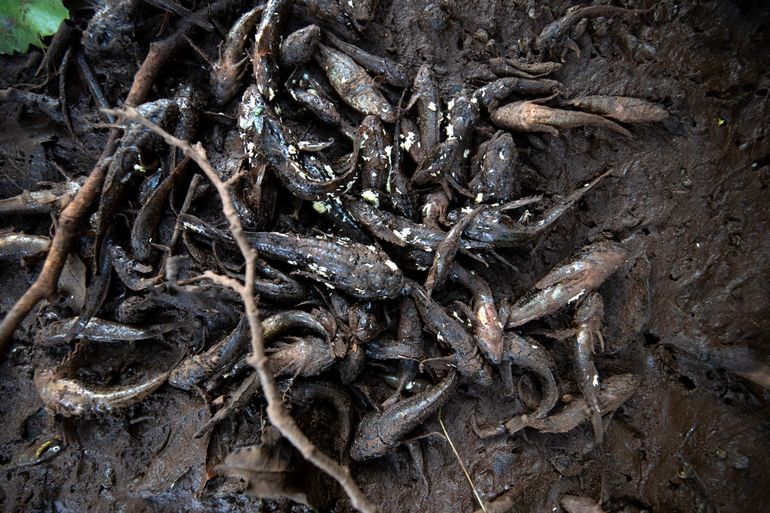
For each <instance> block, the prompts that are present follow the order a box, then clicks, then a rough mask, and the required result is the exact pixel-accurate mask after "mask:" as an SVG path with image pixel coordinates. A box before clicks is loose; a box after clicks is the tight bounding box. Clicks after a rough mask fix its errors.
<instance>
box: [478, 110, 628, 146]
mask: <svg viewBox="0 0 770 513" xmlns="http://www.w3.org/2000/svg"><path fill="white" fill-rule="evenodd" d="M490 117H491V119H492V123H494V124H495V125H497V126H501V127H505V128H509V129H511V130H516V131H517V132H543V133H547V134H551V135H559V130H558V129H564V128H575V127H581V126H598V127H602V128H607V129H609V130H612V131H613V132H617V133H619V134H621V135H623V136H625V137H628V138H630V137H632V136H631V132H629V131H628V130H626V129H625V128H623V127H622V126H620V125H618V124H617V123H615V122H613V121H610V120H608V119H604V118H603V117H601V116H597V115H596V114H589V113H587V112H578V111H572V110H564V109H556V108H553V107H546V106H545V105H540V104H539V103H535V102H531V101H518V102H513V103H509V104H507V105H505V106H503V107H500V108H498V109H495V110H494V111H492V113H491V114H490Z"/></svg>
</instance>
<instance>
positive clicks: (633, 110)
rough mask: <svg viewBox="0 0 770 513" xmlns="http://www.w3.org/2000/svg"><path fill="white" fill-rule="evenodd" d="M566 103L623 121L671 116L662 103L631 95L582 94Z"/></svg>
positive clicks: (647, 121) (650, 120) (652, 120)
mask: <svg viewBox="0 0 770 513" xmlns="http://www.w3.org/2000/svg"><path fill="white" fill-rule="evenodd" d="M564 104H565V105H567V106H569V107H574V108H576V109H580V110H584V111H587V112H591V113H593V114H599V115H601V116H604V117H608V118H610V119H614V120H615V121H621V122H623V123H655V122H657V121H663V120H665V119H666V118H668V116H669V114H668V111H667V110H666V109H664V108H663V107H661V106H660V105H657V104H655V103H652V102H649V101H647V100H643V99H641V98H631V97H629V96H581V97H579V98H573V99H571V100H567V101H565V102H564Z"/></svg>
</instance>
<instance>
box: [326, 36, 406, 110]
mask: <svg viewBox="0 0 770 513" xmlns="http://www.w3.org/2000/svg"><path fill="white" fill-rule="evenodd" d="M318 49H319V52H318V53H317V54H316V56H315V57H316V60H317V61H318V64H319V65H320V66H321V67H322V68H323V69H324V71H326V76H328V77H329V82H331V84H332V87H334V90H335V91H337V93H338V94H339V95H340V98H342V99H343V100H344V101H345V103H347V104H348V105H350V106H351V107H353V108H354V109H356V110H357V111H359V112H361V113H362V114H372V115H374V116H377V117H379V118H380V119H381V120H383V121H384V122H386V123H393V122H394V121H395V120H396V110H395V109H394V108H393V106H392V105H391V104H390V103H388V100H386V99H385V97H384V96H383V95H382V93H381V92H380V91H379V90H378V89H377V85H376V84H375V82H374V80H373V79H372V77H370V76H369V74H368V73H366V70H364V69H363V68H362V67H361V66H359V65H358V64H356V62H355V61H354V60H353V59H351V58H350V57H348V56H347V55H345V54H344V53H342V52H339V51H337V50H334V49H332V48H329V47H328V46H325V45H323V44H319V45H318Z"/></svg>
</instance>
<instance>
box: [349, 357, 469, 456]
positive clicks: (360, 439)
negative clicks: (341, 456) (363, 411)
mask: <svg viewBox="0 0 770 513" xmlns="http://www.w3.org/2000/svg"><path fill="white" fill-rule="evenodd" d="M458 381H459V380H458V379H457V373H456V372H454V371H450V372H449V374H447V376H446V377H445V378H444V379H443V380H442V381H441V382H440V383H439V384H437V385H436V386H434V387H431V388H429V389H428V390H426V391H424V392H422V393H420V394H417V395H414V396H412V397H410V398H408V399H403V400H401V401H399V402H397V403H395V404H392V405H391V406H388V407H387V408H385V409H384V410H382V412H371V413H368V414H367V415H365V416H364V418H362V419H361V422H360V423H359V424H358V428H357V429H356V434H355V435H354V437H353V444H352V446H351V447H350V456H351V457H352V458H353V459H354V460H356V461H364V460H368V459H372V458H378V457H380V456H384V455H385V454H387V453H388V452H390V451H391V450H393V449H394V448H395V447H396V446H398V444H400V443H401V440H402V439H403V437H404V436H405V435H406V434H407V433H409V432H410V431H412V430H413V429H414V428H416V427H417V426H419V425H420V424H422V423H423V422H425V421H426V420H427V419H428V417H430V416H431V415H433V414H434V413H435V412H436V411H437V410H438V409H439V408H440V407H441V406H442V405H443V404H444V403H445V402H446V400H447V399H449V397H450V396H451V394H452V392H453V391H454V389H455V388H456V386H457V383H458Z"/></svg>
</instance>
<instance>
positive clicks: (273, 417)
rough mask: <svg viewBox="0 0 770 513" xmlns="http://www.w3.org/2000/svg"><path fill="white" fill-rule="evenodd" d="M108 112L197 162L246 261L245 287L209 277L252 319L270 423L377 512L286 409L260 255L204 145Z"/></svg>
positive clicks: (131, 114) (357, 504) (355, 501)
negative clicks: (261, 292) (265, 312)
mask: <svg viewBox="0 0 770 513" xmlns="http://www.w3.org/2000/svg"><path fill="white" fill-rule="evenodd" d="M104 112H105V113H106V114H113V115H115V116H118V117H121V118H124V119H128V120H131V121H135V122H137V123H139V124H141V125H142V126H144V127H146V128H149V129H150V130H152V131H153V132H155V133H156V134H158V135H160V136H161V137H162V138H163V139H164V140H165V141H166V143H167V144H169V145H170V146H174V147H176V148H179V149H180V150H182V152H183V153H184V155H185V156H186V157H190V158H191V159H193V160H194V161H195V163H196V164H198V167H200V169H201V170H202V171H203V172H204V174H205V175H206V177H208V179H209V180H210V181H211V183H212V185H213V186H214V187H215V188H216V190H217V193H218V194H219V197H220V199H221V201H222V212H223V213H224V214H225V217H226V218H227V221H228V224H229V228H230V232H231V233H232V235H233V239H235V241H236V243H237V244H238V249H239V250H240V251H241V254H242V255H243V258H244V260H245V261H246V278H245V281H244V283H239V282H236V281H235V280H232V279H225V278H224V277H223V276H219V275H216V274H214V273H210V274H209V273H207V274H206V277H208V278H210V279H211V280H212V281H215V282H217V283H219V284H221V285H225V286H228V287H231V288H233V289H234V290H235V291H236V292H237V293H238V294H239V295H240V296H241V299H242V300H243V304H244V307H245V309H246V318H247V319H248V321H249V327H250V328H251V348H252V354H251V355H250V356H249V358H248V361H249V364H251V365H252V366H253V367H254V368H255V369H256V371H257V374H258V375H259V380H260V382H261V383H262V390H264V393H265V398H266V399H267V416H268V418H269V419H270V422H271V423H272V424H273V425H274V426H275V427H276V428H278V430H279V431H280V432H281V434H282V435H283V436H284V437H285V438H286V439H287V440H289V442H291V444H292V445H293V446H294V447H296V448H297V450H298V451H299V452H300V453H301V454H302V456H304V457H305V459H307V460H308V461H310V462H311V463H313V464H314V465H315V466H317V467H318V468H320V469H321V470H323V471H324V472H326V473H327V474H328V475H329V476H331V477H332V478H333V479H335V480H336V481H337V482H338V483H339V484H340V485H341V486H342V488H343V489H344V490H345V492H346V493H347V495H348V497H349V498H350V502H351V503H352V505H353V507H354V508H356V509H357V510H359V511H363V512H366V513H374V512H377V511H378V509H377V507H376V506H375V505H374V504H372V503H371V502H370V501H369V499H367V498H366V496H365V495H364V493H363V492H362V491H361V489H360V488H358V485H357V484H356V482H355V481H354V480H353V476H352V475H351V474H350V470H349V469H348V468H347V467H345V466H343V465H340V464H339V463H337V462H336V461H334V460H333V459H331V458H330V457H329V456H327V455H325V454H324V453H323V452H321V451H320V450H319V449H318V448H317V447H316V446H315V445H313V443H312V442H311V441H310V439H309V438H308V437H307V436H306V435H305V434H304V433H303V432H302V430H301V429H300V428H299V426H297V424H296V422H294V419H293V418H292V416H291V415H289V412H288V411H287V410H286V408H285V407H284V404H283V400H282V397H281V392H280V391H279V390H278V386H277V385H276V383H275V379H274V378H273V373H272V372H271V370H270V367H269V365H268V358H267V355H266V354H265V347H264V343H263V339H262V323H261V322H260V320H259V309H258V308H257V301H256V296H255V294H254V281H255V277H256V260H257V252H256V250H255V249H254V248H252V247H251V245H250V244H249V241H248V239H247V238H246V236H245V235H244V231H243V225H242V224H241V219H240V217H239V216H238V213H237V212H236V210H235V206H234V205H233V200H232V195H231V194H230V190H229V188H228V185H227V184H226V183H225V182H223V181H222V180H221V179H220V178H219V175H218V174H217V172H216V171H215V170H214V168H213V167H212V166H211V163H209V160H208V157H207V156H206V151H205V150H204V149H203V146H202V145H201V144H200V143H197V144H196V145H194V146H193V145H191V144H190V143H188V142H187V141H183V140H182V139H179V138H177V137H174V136H173V135H171V134H169V133H168V132H166V131H165V130H163V129H162V128H160V127H159V126H157V125H155V124H153V123H151V122H150V121H148V120H147V119H145V118H144V117H142V116H141V115H140V114H139V112H138V111H137V110H136V109H134V108H133V107H126V109H125V110H120V109H113V110H105V111H104Z"/></svg>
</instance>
